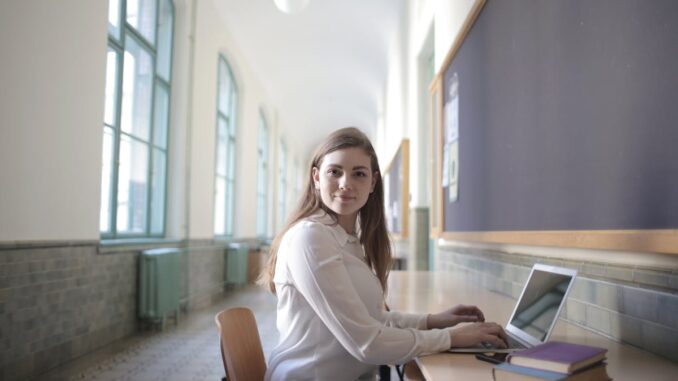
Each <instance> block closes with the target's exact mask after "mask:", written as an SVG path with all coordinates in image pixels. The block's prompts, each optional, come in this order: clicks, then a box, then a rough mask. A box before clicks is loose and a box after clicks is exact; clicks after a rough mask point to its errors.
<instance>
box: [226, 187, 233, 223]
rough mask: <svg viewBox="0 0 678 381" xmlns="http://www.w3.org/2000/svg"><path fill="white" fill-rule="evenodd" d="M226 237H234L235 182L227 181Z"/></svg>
mask: <svg viewBox="0 0 678 381" xmlns="http://www.w3.org/2000/svg"><path fill="white" fill-rule="evenodd" d="M226 235H229V236H230V235H233V180H226Z"/></svg>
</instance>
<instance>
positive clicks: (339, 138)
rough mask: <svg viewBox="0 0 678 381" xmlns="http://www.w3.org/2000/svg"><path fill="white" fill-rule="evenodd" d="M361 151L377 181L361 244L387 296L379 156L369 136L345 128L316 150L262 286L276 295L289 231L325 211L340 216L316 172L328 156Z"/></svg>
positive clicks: (387, 246) (387, 245)
mask: <svg viewBox="0 0 678 381" xmlns="http://www.w3.org/2000/svg"><path fill="white" fill-rule="evenodd" d="M354 147H358V148H362V149H363V150H364V151H365V153H366V154H367V155H368V156H369V157H370V163H371V166H372V174H373V176H374V177H375V185H374V190H373V191H372V193H371V194H370V196H369V197H368V199H367V202H366V203H365V205H364V206H363V207H362V208H361V209H360V211H359V212H358V226H359V233H360V237H359V240H360V244H361V245H362V246H363V250H364V251H365V257H366V259H367V265H368V266H370V267H371V268H372V271H374V273H375V275H376V276H377V278H378V279H379V282H380V283H381V287H382V289H383V290H384V292H386V280H387V278H388V273H389V271H390V269H391V262H392V260H393V259H392V254H391V241H390V239H389V236H388V232H387V231H386V217H385V215H384V183H383V181H382V179H381V170H380V169H379V161H378V160H377V154H376V152H375V151H374V147H372V143H371V142H370V140H369V139H368V138H367V136H366V135H365V134H364V133H363V132H362V131H360V130H359V129H357V128H355V127H347V128H342V129H340V130H337V131H334V132H333V133H332V134H330V135H329V136H328V137H327V139H325V141H324V142H323V143H322V144H321V145H320V146H319V147H318V148H317V149H316V151H315V153H314V154H313V159H312V160H311V162H310V165H309V166H308V167H307V168H306V169H307V171H306V186H305V188H304V193H303V195H302V196H301V198H300V199H299V204H298V205H297V207H296V209H295V210H294V213H292V215H291V217H290V219H289V220H288V222H287V225H286V226H285V228H284V229H283V230H282V231H280V233H278V234H277V235H276V237H275V239H274V240H273V243H272V244H271V249H270V257H269V259H268V264H267V266H266V267H265V268H264V270H263V272H262V273H261V275H260V277H259V283H260V284H263V285H264V286H266V287H268V289H269V290H270V291H271V292H273V293H274V294H275V284H274V283H273V277H274V276H275V264H276V262H277V259H278V248H279V247H280V241H281V240H282V238H283V236H284V235H285V233H287V231H288V230H289V229H290V228H291V227H292V226H293V225H294V224H296V223H297V222H299V221H300V220H302V219H304V218H306V217H309V216H311V215H312V214H314V213H315V212H317V211H318V210H320V209H322V210H324V211H325V212H326V213H327V214H329V215H330V216H332V217H333V218H334V220H335V222H336V221H337V214H336V213H334V212H333V211H332V210H331V209H330V208H328V207H327V206H326V205H325V204H323V202H322V200H321V198H320V192H319V191H318V190H317V189H316V188H315V184H314V182H313V168H320V165H321V164H322V161H323V159H324V158H325V155H327V154H329V153H331V152H334V151H337V150H340V149H345V148H354Z"/></svg>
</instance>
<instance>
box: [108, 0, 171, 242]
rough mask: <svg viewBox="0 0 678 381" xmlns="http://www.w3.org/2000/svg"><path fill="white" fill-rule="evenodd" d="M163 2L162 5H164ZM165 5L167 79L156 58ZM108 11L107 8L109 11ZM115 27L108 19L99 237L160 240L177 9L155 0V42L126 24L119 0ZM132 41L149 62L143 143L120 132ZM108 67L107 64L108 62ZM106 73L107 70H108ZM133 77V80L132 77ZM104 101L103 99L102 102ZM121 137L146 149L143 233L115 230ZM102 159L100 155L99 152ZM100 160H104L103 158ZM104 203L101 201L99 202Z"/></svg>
mask: <svg viewBox="0 0 678 381" xmlns="http://www.w3.org/2000/svg"><path fill="white" fill-rule="evenodd" d="M163 3H164V4H163ZM165 5H166V6H168V11H169V13H170V14H169V19H170V20H171V23H172V25H171V33H170V34H169V38H170V41H169V43H168V45H167V48H168V49H169V52H168V55H167V59H168V60H169V63H168V65H169V73H168V79H165V78H163V77H162V76H161V75H160V74H158V71H159V70H158V55H159V45H160V38H161V36H160V33H159V29H160V23H161V20H162V17H161V15H162V12H161V10H163V9H164V8H163V7H164V6H165ZM109 10H110V9H109ZM117 11H118V25H119V30H118V33H117V35H115V34H112V31H111V29H110V22H109V21H110V20H109V18H107V50H106V54H109V50H108V49H109V48H110V49H111V50H113V51H115V53H116V72H115V81H114V82H115V100H114V105H115V110H114V114H113V125H110V124H108V123H106V120H105V119H106V117H105V115H104V121H103V123H102V124H103V130H104V134H105V131H106V128H110V129H111V130H112V132H113V133H112V146H111V150H112V152H111V157H110V177H109V189H108V210H107V213H108V219H107V222H106V223H107V225H108V230H105V231H104V230H102V224H101V221H102V216H100V218H99V235H100V238H101V239H103V240H114V239H128V238H129V239H135V238H162V237H164V236H165V234H166V231H167V180H168V163H169V140H170V139H169V128H170V125H171V101H172V83H171V82H172V75H173V65H172V60H173V56H174V38H175V20H176V7H175V5H174V2H173V1H172V0H155V26H154V28H155V30H154V41H149V40H148V39H147V38H146V37H145V36H144V35H143V34H141V32H139V31H137V30H136V29H135V27H134V26H132V25H130V24H129V23H128V22H127V0H120V1H119V4H118V8H117ZM128 38H131V39H132V40H133V41H134V42H135V43H136V44H137V45H138V46H139V47H140V48H141V49H142V50H143V51H144V52H145V53H146V54H148V55H149V57H150V59H151V67H152V75H151V77H152V78H151V81H150V86H151V89H150V93H151V95H150V101H149V108H150V110H149V113H150V116H149V121H148V124H149V134H148V139H147V140H144V139H143V138H142V137H140V136H138V135H136V134H135V133H134V131H129V132H125V131H122V107H123V93H124V91H123V81H124V75H125V54H126V53H127V50H126V48H127V46H126V45H127V43H126V41H127V39H128ZM107 65H108V61H107ZM106 70H107V72H108V67H107V69H106ZM135 78H136V77H135ZM158 87H162V88H163V90H164V91H165V92H166V94H167V104H166V109H165V110H166V112H167V115H165V120H166V125H165V126H164V128H165V136H164V138H165V141H164V142H160V143H161V144H163V145H164V146H162V145H159V144H158V142H156V141H155V140H156V134H157V133H158V132H159V131H158V130H157V129H156V125H155V124H156V118H157V117H159V116H158V115H156V114H157V112H158V111H162V110H157V107H156V105H157V103H156V102H157V100H158V99H157V96H158V93H159V92H158V91H156V89H157V88H158ZM104 102H106V99H104ZM123 137H127V138H129V139H130V140H131V141H134V142H140V143H142V144H144V147H145V148H147V158H146V160H147V161H146V164H147V171H146V172H147V173H146V180H147V183H146V192H145V210H144V213H145V215H144V218H145V221H144V224H143V225H144V229H143V232H120V231H118V210H119V200H118V195H119V194H118V193H119V185H120V184H119V180H120V179H119V175H120V147H121V139H122V138H123ZM158 152H159V153H161V154H163V155H164V163H163V168H164V173H162V177H161V178H160V179H161V181H162V188H163V189H162V191H161V194H162V205H159V206H158V207H159V208H160V210H161V211H162V218H161V220H162V221H160V222H159V223H160V226H161V229H158V230H156V231H154V222H156V221H155V220H154V218H153V212H154V210H155V209H153V207H154V204H153V200H154V199H153V197H154V192H153V190H154V187H155V186H156V185H157V184H156V180H157V178H156V176H155V164H157V163H155V154H156V153H158ZM102 156H103V152H102ZM102 160H106V159H103V157H102ZM103 167H105V163H102V177H101V186H102V189H101V196H103V194H104V193H103V192H104V190H103V185H104V181H103V178H104V176H105V175H106V174H105V173H103ZM100 202H101V203H102V204H103V199H101V200H100ZM99 212H100V213H102V212H103V205H100V208H99Z"/></svg>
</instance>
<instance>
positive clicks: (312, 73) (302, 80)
mask: <svg viewBox="0 0 678 381" xmlns="http://www.w3.org/2000/svg"><path fill="white" fill-rule="evenodd" d="M214 2H215V4H216V6H217V7H218V9H219V12H220V13H221V16H222V18H223V20H224V22H225V23H226V29H227V30H228V31H229V32H230V34H231V36H232V37H233V39H234V41H235V44H236V45H237V46H236V48H237V49H238V51H239V52H240V53H241V54H242V55H243V56H244V60H245V61H246V62H244V63H243V64H246V65H249V66H250V69H252V71H253V72H254V73H255V75H256V77H257V79H258V81H259V82H260V84H261V85H262V87H263V88H264V91H265V92H266V94H267V96H268V101H269V102H270V103H271V104H270V106H272V107H273V108H274V109H275V110H276V112H277V117H278V121H279V123H280V124H281V125H282V126H283V128H284V132H283V137H284V140H286V141H287V142H291V144H289V143H288V146H291V147H294V148H297V149H299V150H301V151H303V152H299V154H300V155H302V156H301V157H302V158H303V159H305V158H306V157H307V156H308V155H310V151H311V150H312V149H313V147H314V146H315V145H316V144H317V143H318V142H319V141H320V140H321V139H322V138H323V137H324V136H326V135H327V134H328V133H329V132H331V131H333V130H335V129H337V128H341V127H346V126H356V127H359V128H361V129H362V130H363V131H365V132H366V133H367V134H368V135H369V136H370V137H372V138H374V137H375V136H376V125H377V120H378V117H379V113H380V107H381V106H380V104H382V99H381V98H383V94H384V89H385V87H386V79H387V74H388V68H387V57H388V46H389V42H390V41H392V39H393V38H394V35H395V34H396V33H398V27H399V25H398V22H399V19H400V16H401V12H402V11H403V8H404V0H310V2H309V5H308V6H307V7H306V8H305V9H304V10H302V11H301V12H300V13H297V14H292V15H289V14H285V13H282V12H281V11H279V10H278V9H277V8H276V7H275V5H274V3H273V0H214Z"/></svg>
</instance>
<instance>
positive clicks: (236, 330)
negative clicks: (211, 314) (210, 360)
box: [214, 308, 266, 381]
mask: <svg viewBox="0 0 678 381" xmlns="http://www.w3.org/2000/svg"><path fill="white" fill-rule="evenodd" d="M214 320H215V321H216V322H217V326H218V327H219V334H220V336H221V357H222V359H223V360H224V368H225V370H226V376H227V379H228V380H230V381H262V380H263V379H264V375H265V373H266V361H265V360H264V351H263V350H262V349H261V339H260V338H259V330H258V329H257V322H256V320H255V319H254V314H253V313H252V311H251V310H250V309H248V308H231V309H227V310H223V311H221V312H219V313H218V314H217V316H216V317H215V318H214Z"/></svg>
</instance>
